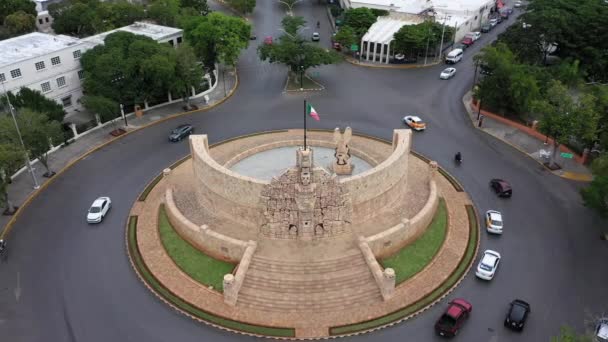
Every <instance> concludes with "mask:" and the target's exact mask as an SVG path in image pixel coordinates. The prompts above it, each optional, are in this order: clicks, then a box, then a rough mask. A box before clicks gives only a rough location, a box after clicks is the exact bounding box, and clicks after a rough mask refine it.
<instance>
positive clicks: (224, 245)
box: [165, 187, 248, 263]
mask: <svg viewBox="0 0 608 342" xmlns="http://www.w3.org/2000/svg"><path fill="white" fill-rule="evenodd" d="M165 209H166V212H167V216H168V217H169V222H171V225H173V229H175V231H176V232H177V233H178V234H179V236H181V237H182V238H183V239H185V240H187V241H188V242H190V244H192V245H193V246H195V247H196V248H198V249H199V250H201V251H204V252H205V253H206V254H208V255H210V256H213V257H214V258H216V259H221V260H226V261H228V262H232V263H239V262H240V260H241V257H242V256H243V254H244V253H245V249H246V248H247V246H248V243H247V242H246V241H243V240H238V239H234V238H231V237H228V236H226V235H223V234H220V233H218V232H215V231H213V230H212V229H209V227H208V226H207V225H202V226H200V227H199V226H197V225H196V224H194V223H192V222H191V221H190V220H188V219H187V218H186V217H185V216H184V215H183V214H182V213H181V212H180V210H179V209H178V208H177V206H176V205H175V201H174V199H173V189H171V188H170V187H168V188H167V190H166V192H165Z"/></svg>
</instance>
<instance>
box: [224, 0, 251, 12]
mask: <svg viewBox="0 0 608 342" xmlns="http://www.w3.org/2000/svg"><path fill="white" fill-rule="evenodd" d="M228 3H229V4H230V6H232V7H233V8H234V9H235V10H237V11H239V12H241V13H243V14H249V13H252V12H253V9H254V8H255V0H228Z"/></svg>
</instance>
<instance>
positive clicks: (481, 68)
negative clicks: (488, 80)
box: [479, 64, 492, 76]
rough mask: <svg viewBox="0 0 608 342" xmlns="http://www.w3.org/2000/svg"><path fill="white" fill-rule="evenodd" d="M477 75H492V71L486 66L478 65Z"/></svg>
mask: <svg viewBox="0 0 608 342" xmlns="http://www.w3.org/2000/svg"><path fill="white" fill-rule="evenodd" d="M479 73H480V74H482V75H487V76H489V75H492V70H490V68H488V66H486V65H485V64H480V65H479Z"/></svg>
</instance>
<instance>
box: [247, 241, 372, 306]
mask: <svg viewBox="0 0 608 342" xmlns="http://www.w3.org/2000/svg"><path fill="white" fill-rule="evenodd" d="M381 301H382V296H381V294H380V290H379V289H378V286H377V284H376V282H375V280H374V278H373V276H372V274H371V272H370V270H369V268H368V266H367V264H366V263H365V259H363V255H362V254H361V252H360V251H359V250H357V249H352V250H349V251H347V252H346V254H342V255H341V256H340V257H339V258H335V259H325V260H318V261H313V262H308V261H304V260H300V261H295V260H289V261H285V260H281V259H275V260H273V259H270V258H265V257H259V256H256V255H254V256H253V258H252V261H251V264H250V266H249V270H248V272H247V275H246V276H245V280H244V282H243V286H242V287H241V290H240V292H239V296H238V301H237V306H245V307H251V308H255V309H259V310H266V311H273V312H299V311H323V312H328V311H340V310H344V309H347V308H353V307H360V306H362V305H372V304H377V303H379V302H381Z"/></svg>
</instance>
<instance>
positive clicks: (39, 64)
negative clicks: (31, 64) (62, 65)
mask: <svg viewBox="0 0 608 342" xmlns="http://www.w3.org/2000/svg"><path fill="white" fill-rule="evenodd" d="M44 68H46V66H45V65H44V61H40V62H36V70H37V71H40V70H44Z"/></svg>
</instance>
